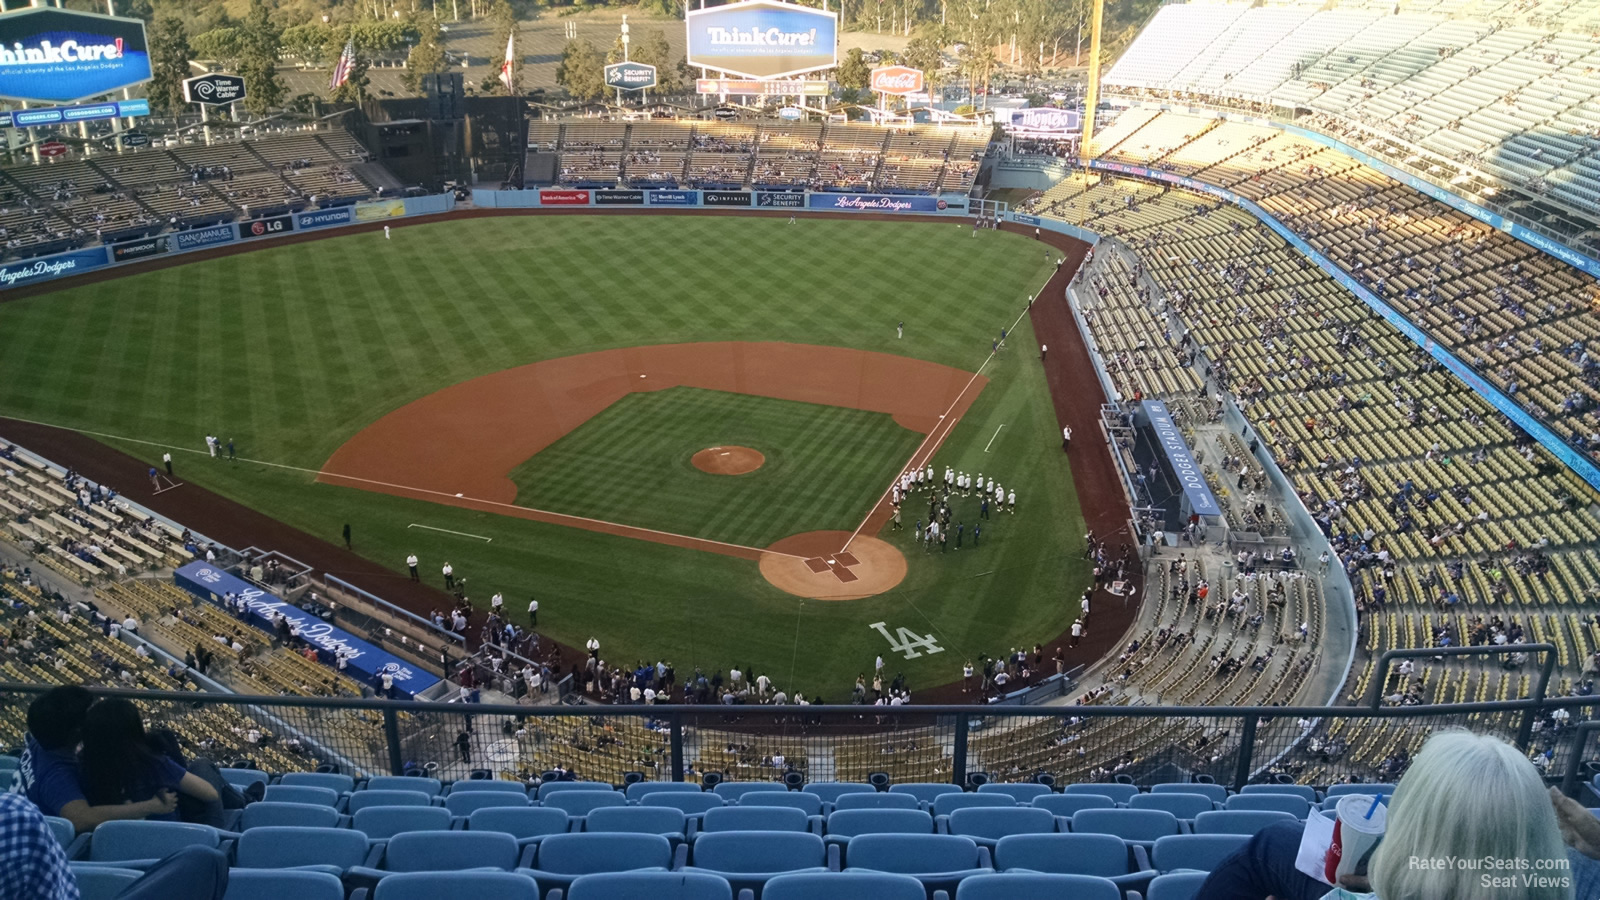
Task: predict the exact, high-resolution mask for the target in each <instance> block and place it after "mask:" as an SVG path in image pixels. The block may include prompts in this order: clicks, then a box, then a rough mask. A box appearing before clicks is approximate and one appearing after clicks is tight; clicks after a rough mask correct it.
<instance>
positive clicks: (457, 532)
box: [406, 522, 494, 544]
mask: <svg viewBox="0 0 1600 900" xmlns="http://www.w3.org/2000/svg"><path fill="white" fill-rule="evenodd" d="M406 527H407V528H426V529H428V530H429V531H442V532H444V533H445V534H459V535H461V536H462V537H469V538H477V539H478V540H480V541H483V542H484V543H485V544H487V543H490V542H492V541H493V540H494V538H486V537H484V536H483V535H481V534H467V533H466V532H465V531H451V530H450V529H448V528H435V527H433V526H432V525H418V524H417V523H415V522H412V523H411V524H410V525H407V526H406Z"/></svg>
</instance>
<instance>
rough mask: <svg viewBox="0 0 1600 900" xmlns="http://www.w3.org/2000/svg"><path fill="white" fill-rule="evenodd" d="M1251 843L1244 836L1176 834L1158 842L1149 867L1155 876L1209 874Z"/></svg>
mask: <svg viewBox="0 0 1600 900" xmlns="http://www.w3.org/2000/svg"><path fill="white" fill-rule="evenodd" d="M1249 840H1250V836H1249V835H1247V834H1175V835H1172V836H1170V837H1164V838H1158V839H1157V840H1156V845H1155V849H1153V850H1151V851H1150V864H1151V865H1152V866H1155V868H1156V871H1158V872H1171V871H1173V870H1175V869H1199V870H1200V871H1202V872H1209V871H1211V870H1212V869H1214V868H1216V867H1217V864H1218V863H1220V862H1222V861H1223V860H1224V859H1227V858H1228V856H1229V854H1231V853H1233V852H1234V851H1235V850H1238V849H1239V848H1240V847H1243V846H1244V845H1245V843H1246V842H1248V841H1249Z"/></svg>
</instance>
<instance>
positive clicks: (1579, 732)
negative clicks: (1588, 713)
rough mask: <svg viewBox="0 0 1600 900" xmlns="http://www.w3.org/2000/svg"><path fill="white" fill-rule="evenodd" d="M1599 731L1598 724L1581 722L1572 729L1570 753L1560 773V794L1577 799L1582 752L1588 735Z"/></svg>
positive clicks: (1587, 740)
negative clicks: (1564, 767)
mask: <svg viewBox="0 0 1600 900" xmlns="http://www.w3.org/2000/svg"><path fill="white" fill-rule="evenodd" d="M1596 731H1600V722H1582V723H1579V724H1578V725H1576V726H1574V727H1573V729H1572V752H1571V753H1569V754H1567V765H1566V769H1565V770H1564V771H1563V772H1562V773H1561V793H1563V794H1566V795H1567V796H1568V797H1572V799H1574V800H1576V799H1578V798H1577V797H1576V796H1575V794H1577V791H1578V768H1579V767H1580V766H1582V765H1583V750H1584V748H1585V747H1587V746H1588V745H1589V735H1591V734H1594V733H1595V732H1596Z"/></svg>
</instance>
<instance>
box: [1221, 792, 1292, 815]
mask: <svg viewBox="0 0 1600 900" xmlns="http://www.w3.org/2000/svg"><path fill="white" fill-rule="evenodd" d="M1222 808H1223V809H1250V810H1256V809H1267V810H1274V811H1276V812H1286V813H1288V814H1289V815H1291V816H1294V817H1295V818H1296V819H1304V818H1305V817H1306V816H1307V815H1308V814H1310V812H1311V804H1310V803H1307V802H1306V798H1304V797H1297V796H1295V795H1294V794H1234V795H1233V796H1232V797H1229V798H1228V802H1227V803H1225V804H1223V806H1222Z"/></svg>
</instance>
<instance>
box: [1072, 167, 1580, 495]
mask: <svg viewBox="0 0 1600 900" xmlns="http://www.w3.org/2000/svg"><path fill="white" fill-rule="evenodd" d="M1089 165H1090V166H1091V167H1093V168H1096V169H1103V170H1106V171H1111V172H1123V173H1126V174H1129V175H1137V176H1139V177H1141V178H1148V179H1151V180H1153V181H1164V182H1167V183H1169V184H1177V185H1179V186H1181V187H1185V188H1190V189H1192V190H1195V191H1200V192H1202V193H1206V194H1210V195H1211V196H1213V197H1220V198H1221V199H1223V200H1226V201H1228V202H1229V203H1232V204H1234V205H1236V206H1238V207H1240V208H1242V209H1243V210H1245V211H1246V212H1248V213H1250V214H1251V215H1252V216H1255V217H1256V218H1257V219H1260V220H1261V221H1262V222H1264V223H1266V225H1267V227H1269V228H1271V229H1272V230H1273V231H1274V232H1276V233H1277V234H1278V236H1279V237H1281V238H1283V239H1284V240H1285V241H1287V242H1289V244H1290V245H1292V246H1293V247H1294V248H1295V249H1296V250H1298V251H1300V252H1301V253H1303V254H1305V255H1306V257H1307V258H1308V259H1310V260H1311V261H1312V262H1314V263H1316V264H1317V266H1318V267H1320V268H1321V269H1322V270H1323V271H1324V272H1327V273H1328V274H1329V275H1331V276H1332V277H1333V279H1334V280H1335V281H1337V282H1339V284H1340V285H1341V286H1342V287H1343V288H1344V289H1345V290H1347V291H1349V292H1350V293H1352V294H1355V295H1356V297H1357V298H1359V299H1360V300H1361V302H1362V303H1365V304H1366V305H1367V307H1368V308H1369V309H1371V310H1372V311H1373V312H1375V313H1377V314H1378V315H1379V316H1381V317H1383V320H1384V321H1385V322H1388V323H1389V324H1390V325H1393V326H1394V327H1395V328H1396V329H1397V330H1398V331H1400V333H1401V334H1404V335H1405V336H1406V337H1407V338H1409V339H1410V340H1411V341H1412V343H1414V344H1416V345H1417V346H1419V347H1421V348H1422V349H1423V350H1425V351H1427V353H1428V355H1429V356H1432V357H1433V358H1434V359H1436V360H1438V361H1439V363H1440V365H1442V366H1444V367H1445V368H1446V369H1449V370H1450V372H1451V374H1453V375H1455V376H1456V377H1457V378H1459V379H1461V380H1462V381H1463V382H1465V383H1466V384H1467V386H1468V387H1470V388H1472V389H1473V390H1474V391H1476V392H1477V394H1478V395H1479V396H1480V397H1482V398H1483V399H1484V400H1487V401H1488V402H1489V404H1490V405H1492V406H1493V407H1494V408H1495V409H1497V410H1499V411H1500V412H1501V413H1504V414H1505V416H1506V417H1507V418H1509V419H1510V420H1511V421H1512V422H1515V423H1516V425H1517V427H1519V428H1521V429H1522V430H1523V431H1526V432H1527V433H1528V434H1529V435H1531V436H1532V437H1533V438H1534V440H1536V441H1538V442H1539V443H1540V444H1541V445H1543V446H1544V448H1545V449H1546V450H1549V451H1550V452H1551V454H1553V455H1554V456H1556V457H1557V458H1558V459H1560V460H1561V461H1562V462H1563V463H1564V464H1566V466H1567V467H1568V468H1570V469H1572V471H1574V472H1576V473H1577V474H1578V476H1579V477H1580V478H1582V479H1583V480H1584V481H1586V482H1588V483H1589V484H1590V486H1592V487H1594V488H1596V489H1600V466H1597V465H1595V463H1594V462H1593V461H1592V460H1590V459H1589V458H1588V457H1586V456H1584V455H1583V454H1581V453H1579V452H1578V451H1576V450H1574V449H1573V448H1572V447H1570V446H1568V445H1567V443H1566V442H1565V441H1563V440H1562V439H1561V437H1560V436H1559V435H1557V434H1556V433H1555V432H1554V431H1551V430H1550V428H1549V427H1548V426H1546V425H1545V424H1544V423H1543V422H1541V421H1539V420H1538V419H1537V418H1535V417H1534V416H1533V415H1532V414H1530V413H1529V412H1528V411H1527V410H1525V409H1523V408H1522V407H1521V406H1520V405H1518V404H1517V403H1516V402H1514V401H1513V400H1512V399H1511V398H1510V397H1508V396H1506V395H1505V394H1504V393H1503V392H1501V390H1500V389H1499V388H1497V387H1495V386H1494V385H1492V384H1490V383H1489V382H1488V381H1487V380H1486V379H1485V378H1484V377H1483V376H1482V375H1480V374H1479V373H1478V372H1477V371H1476V370H1475V369H1473V368H1472V367H1471V366H1468V365H1467V364H1466V363H1465V362H1463V361H1462V360H1461V359H1460V358H1459V357H1457V356H1456V355H1455V354H1454V353H1451V352H1450V351H1449V350H1446V349H1445V348H1443V347H1441V346H1439V344H1438V342H1437V341H1435V340H1433V338H1432V337H1431V336H1429V335H1428V334H1427V333H1426V332H1424V331H1423V330H1422V329H1421V328H1419V327H1418V326H1417V325H1416V324H1415V323H1413V322H1412V321H1411V320H1410V319H1408V318H1406V316H1405V315H1403V314H1401V313H1400V312H1399V311H1398V310H1396V309H1395V308H1394V307H1392V306H1390V305H1389V304H1388V302H1387V301H1385V300H1384V299H1382V298H1381V297H1379V296H1378V295H1376V294H1374V293H1373V292H1372V291H1371V290H1370V289H1368V288H1367V286H1366V285H1364V284H1362V283H1361V282H1359V281H1357V280H1356V279H1355V278H1353V277H1351V275H1350V273H1348V272H1346V271H1345V270H1344V269H1343V268H1342V267H1340V266H1339V265H1337V264H1335V263H1334V262H1333V261H1331V260H1329V259H1328V258H1327V257H1325V256H1323V255H1322V254H1321V253H1320V252H1318V251H1316V250H1313V249H1312V248H1311V245H1310V244H1307V243H1306V242H1305V241H1303V240H1301V239H1300V237H1299V235H1296V234H1295V233H1294V232H1293V231H1290V230H1289V229H1288V227H1286V226H1285V225H1284V224H1283V223H1282V222H1279V221H1278V220H1277V218H1275V217H1274V216H1273V215H1272V214H1271V213H1269V212H1267V211H1266V210H1265V209H1262V208H1261V207H1260V206H1258V205H1256V203H1255V202H1254V201H1251V200H1249V199H1248V198H1245V197H1241V196H1239V195H1237V194H1235V193H1233V192H1232V191H1229V190H1225V189H1223V188H1219V187H1216V186H1214V185H1209V184H1205V183H1203V182H1199V181H1195V180H1194V179H1193V178H1185V177H1182V176H1178V175H1173V174H1171V173H1169V172H1162V171H1158V170H1156V169H1147V168H1145V167H1143V166H1129V165H1124V164H1122V163H1110V162H1102V161H1101V160H1097V159H1096V160H1090V161H1089Z"/></svg>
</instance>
